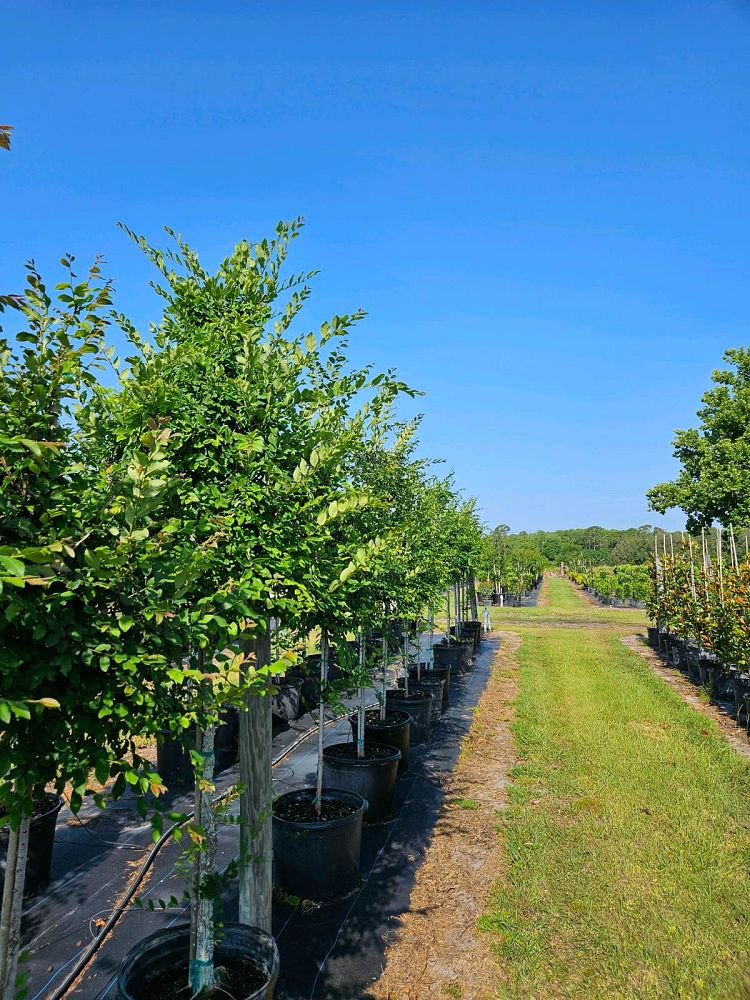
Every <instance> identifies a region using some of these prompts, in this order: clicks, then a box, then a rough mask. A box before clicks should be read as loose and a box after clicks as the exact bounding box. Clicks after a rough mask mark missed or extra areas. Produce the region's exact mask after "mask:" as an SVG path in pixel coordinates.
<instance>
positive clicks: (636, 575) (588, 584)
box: [568, 565, 651, 608]
mask: <svg viewBox="0 0 750 1000" xmlns="http://www.w3.org/2000/svg"><path fill="white" fill-rule="evenodd" d="M568 576H569V577H570V579H571V580H572V581H573V582H574V583H577V584H578V585H579V586H580V587H583V589H584V590H586V591H588V592H589V593H590V594H592V595H593V596H594V597H595V598H596V599H597V600H598V601H600V602H601V603H602V604H608V605H611V606H612V607H627V608H633V607H643V606H644V602H645V601H646V599H647V598H648V595H649V592H650V589H651V570H650V569H649V567H648V566H627V565H622V566H594V567H590V568H589V569H584V570H580V571H578V572H575V571H573V570H569V571H568Z"/></svg>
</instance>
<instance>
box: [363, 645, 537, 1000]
mask: <svg viewBox="0 0 750 1000" xmlns="http://www.w3.org/2000/svg"><path fill="white" fill-rule="evenodd" d="M493 635H494V636H499V637H500V638H501V640H502V642H501V646H500V649H499V650H498V653H497V655H496V657H495V661H494V663H493V669H492V674H491V676H490V679H489V682H488V684H487V687H486V688H485V691H484V694H483V695H482V697H481V698H480V701H479V706H478V709H477V712H476V716H475V719H474V722H473V724H472V726H471V729H470V730H469V732H468V734H467V735H466V738H465V740H464V744H463V747H462V750H461V756H460V759H459V762H458V765H457V767H456V770H455V771H454V773H453V775H452V776H451V778H450V780H449V783H448V785H447V786H446V803H445V805H444V807H443V811H442V814H441V816H440V819H439V820H438V823H437V826H436V828H435V834H434V837H433V840H432V842H431V844H430V846H429V848H428V850H427V853H426V855H425V860H424V863H423V864H422V865H421V867H420V869H419V871H418V873H417V878H416V882H415V884H414V888H413V890H412V895H411V899H410V903H409V910H408V911H407V912H406V913H404V914H403V916H402V918H401V928H400V930H399V932H398V934H397V936H396V938H395V940H394V942H393V943H392V944H391V945H390V946H389V948H388V951H387V953H386V962H387V964H386V968H385V971H384V973H383V975H382V977H381V978H380V980H379V981H378V982H377V983H376V984H374V986H373V987H372V988H371V993H370V995H371V996H374V997H377V998H378V1000H437V998H440V1000H445V997H446V996H448V997H451V996H452V997H457V998H460V1000H488V998H490V997H492V996H494V995H495V992H496V984H497V982H498V980H499V978H500V970H499V967H498V965H497V963H496V961H495V959H494V957H493V955H492V951H491V948H490V942H489V940H488V939H487V938H486V937H483V936H482V935H481V933H480V932H479V931H477V929H476V920H477V918H478V917H479V916H481V914H482V913H483V912H484V909H485V906H486V901H487V897H488V895H489V893H490V890H491V888H492V885H493V883H494V882H495V881H496V879H497V878H498V877H499V876H500V874H501V867H502V854H501V851H500V849H499V840H498V834H497V831H496V825H497V812H498V811H499V810H502V809H503V808H504V807H505V805H506V796H507V792H506V789H507V786H508V783H509V776H510V771H511V768H512V767H513V765H514V764H515V762H516V756H515V747H514V743H513V737H512V734H511V732H510V725H509V723H510V721H511V719H512V717H513V708H512V702H513V699H514V697H515V694H516V681H517V668H516V661H515V654H516V651H517V649H518V647H519V645H520V637H519V636H518V635H516V634H515V633H512V632H495V633H493Z"/></svg>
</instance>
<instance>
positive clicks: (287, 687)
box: [271, 681, 302, 722]
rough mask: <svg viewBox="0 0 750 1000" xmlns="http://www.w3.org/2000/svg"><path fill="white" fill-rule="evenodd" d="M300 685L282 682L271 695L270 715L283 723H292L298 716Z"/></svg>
mask: <svg viewBox="0 0 750 1000" xmlns="http://www.w3.org/2000/svg"><path fill="white" fill-rule="evenodd" d="M300 688H301V684H300V682H299V681H298V682H297V683H296V684H295V683H292V682H290V681H283V682H282V683H281V684H279V686H278V687H277V688H276V690H275V691H274V693H273V694H272V695H271V713H272V714H273V715H275V716H276V718H277V719H281V720H282V721H283V722H294V720H295V719H298V718H299V716H300V709H301V700H302V699H301V695H300Z"/></svg>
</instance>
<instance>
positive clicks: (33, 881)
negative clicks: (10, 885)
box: [0, 792, 63, 897]
mask: <svg viewBox="0 0 750 1000" xmlns="http://www.w3.org/2000/svg"><path fill="white" fill-rule="evenodd" d="M62 804H63V800H62V799H61V798H60V796H59V795H53V794H52V793H51V792H46V793H45V802H44V804H43V806H42V807H41V809H40V811H39V812H37V813H36V814H35V815H34V816H32V817H31V823H30V824H29V853H28V858H27V860H26V880H25V881H24V887H23V891H24V893H31V892H38V891H39V889H44V888H45V886H46V885H47V884H48V882H49V873H50V868H51V867H52V850H53V847H54V844H55V824H56V823H57V816H58V814H59V812H60V809H61V808H62ZM9 836H10V830H9V829H8V827H3V828H2V829H0V897H1V896H2V891H3V886H4V885H5V867H6V864H7V858H8V839H9Z"/></svg>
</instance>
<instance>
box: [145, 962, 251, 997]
mask: <svg viewBox="0 0 750 1000" xmlns="http://www.w3.org/2000/svg"><path fill="white" fill-rule="evenodd" d="M188 971H189V963H188V961H187V959H186V960H185V961H184V962H179V963H178V964H177V965H173V966H172V968H171V969H165V970H164V972H162V973H161V975H158V976H154V978H153V979H151V981H150V982H149V984H148V986H147V987H146V988H145V989H144V990H140V991H139V992H138V993H133V994H132V997H133V1000H156V998H157V997H158V998H159V1000H185V998H186V997H187V996H189V989H187V988H186V986H185V984H186V983H187V981H188ZM216 975H217V979H218V983H219V985H218V988H217V989H215V990H204V991H203V992H202V993H201V995H200V996H201V1000H219V998H220V997H221V998H222V1000H227V996H229V997H233V998H234V1000H244V998H245V997H249V996H252V995H253V993H257V992H258V990H260V989H262V988H263V987H264V986H265V983H266V977H265V976H264V974H263V973H262V972H261V971H260V969H258V968H257V967H256V966H255V965H253V963H252V962H249V961H247V959H240V958H238V959H235V960H233V961H232V962H231V963H228V964H227V965H222V966H218V967H217V969H216Z"/></svg>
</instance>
